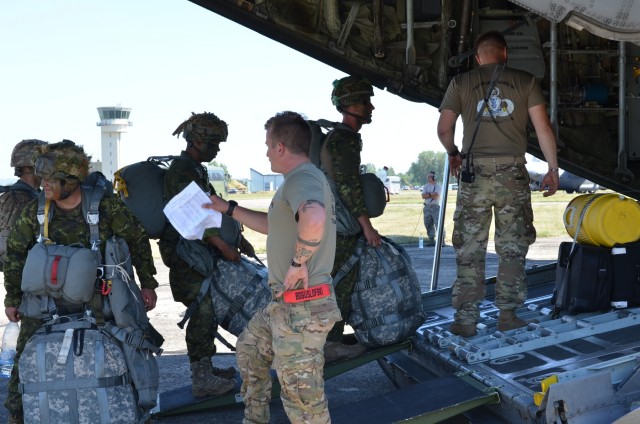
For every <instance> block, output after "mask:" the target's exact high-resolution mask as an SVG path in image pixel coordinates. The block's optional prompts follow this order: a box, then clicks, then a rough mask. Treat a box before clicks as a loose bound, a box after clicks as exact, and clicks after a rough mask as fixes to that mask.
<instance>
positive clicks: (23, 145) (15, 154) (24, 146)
mask: <svg viewBox="0 0 640 424" xmlns="http://www.w3.org/2000/svg"><path fill="white" fill-rule="evenodd" d="M45 144H47V142H46V141H42V140H36V139H28V140H22V141H21V142H20V143H18V144H16V145H15V147H14V148H13V151H12V152H11V165H10V166H11V167H12V168H15V176H16V177H19V176H20V175H22V172H23V171H22V168H24V167H27V166H29V167H33V164H34V162H35V157H36V155H37V153H38V152H37V147H38V146H43V145H45Z"/></svg>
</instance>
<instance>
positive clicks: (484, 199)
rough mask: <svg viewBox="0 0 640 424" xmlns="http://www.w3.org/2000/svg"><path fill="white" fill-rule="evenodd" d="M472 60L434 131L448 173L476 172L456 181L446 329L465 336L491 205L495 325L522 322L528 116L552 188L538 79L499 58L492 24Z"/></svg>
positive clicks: (529, 239) (502, 53)
mask: <svg viewBox="0 0 640 424" xmlns="http://www.w3.org/2000/svg"><path fill="white" fill-rule="evenodd" d="M476 60H477V62H478V65H479V66H478V67H476V68H474V69H472V70H471V71H469V72H467V73H465V74H461V75H458V76H456V77H455V78H454V79H453V80H452V81H451V83H450V85H449V88H448V89H447V92H446V94H445V96H444V99H443V100H442V104H441V105H440V119H439V121H438V137H439V139H440V142H441V143H442V145H443V146H444V148H445V149H446V150H447V153H448V154H449V167H450V169H451V175H454V176H456V177H460V175H461V172H463V173H464V174H465V177H466V176H468V175H469V173H473V177H474V178H465V179H467V181H464V180H461V181H460V182H459V192H458V197H457V204H456V210H455V212H454V228H453V236H452V243H453V246H454V248H455V249H456V265H457V278H456V281H455V282H454V285H453V292H452V304H453V307H454V308H455V309H456V313H455V319H454V322H453V324H451V332H452V333H454V334H457V335H460V336H463V337H470V336H473V335H475V334H477V330H476V323H477V321H478V319H479V317H480V313H479V309H478V304H479V303H480V301H482V300H483V299H484V297H485V290H484V280H485V275H484V272H485V270H484V265H485V262H484V261H485V256H486V252H487V241H488V238H489V228H490V225H491V219H492V214H493V213H494V212H495V226H496V231H495V243H496V252H497V254H498V256H499V266H498V276H497V282H496V298H495V304H496V306H497V307H498V308H499V309H500V315H499V318H498V323H497V329H498V330H499V331H507V330H511V329H514V328H518V327H522V326H524V325H526V324H527V323H526V321H524V320H522V319H520V318H518V317H517V316H516V309H517V308H518V307H519V306H521V305H522V304H523V303H524V301H525V299H526V296H527V293H526V278H525V272H524V265H525V258H526V255H527V252H528V250H529V245H531V243H533V242H534V241H535V238H536V231H535V228H534V226H533V211H532V208H531V192H530V189H529V174H528V173H527V169H526V168H525V159H524V154H525V152H526V148H527V139H528V136H529V135H528V134H527V123H528V121H529V119H531V122H532V123H533V126H534V128H535V132H536V136H537V138H538V142H539V143H540V148H541V150H542V152H543V154H544V157H545V159H546V161H547V163H548V164H549V172H548V173H547V174H546V175H545V177H544V179H543V181H542V189H541V190H544V189H545V187H546V188H547V191H546V192H545V193H544V196H550V195H553V194H554V193H555V192H556V190H557V188H558V161H557V153H556V140H555V134H554V131H553V128H552V127H551V123H550V121H549V117H548V116H547V113H546V106H545V103H544V97H543V96H542V92H541V89H540V85H539V83H538V82H537V81H536V79H535V78H534V77H533V76H532V75H530V74H528V73H526V72H524V71H519V70H515V69H511V68H509V67H507V66H505V65H506V62H507V44H506V42H505V39H504V37H503V36H502V34H501V33H499V32H497V31H489V32H486V33H484V34H481V35H480V36H479V37H478V40H477V41H476ZM459 115H460V116H462V123H463V127H464V134H463V139H462V152H460V151H459V150H458V147H457V146H456V145H455V141H454V132H455V123H456V120H457V118H458V116H459ZM478 121H479V122H478ZM474 134H475V136H474ZM472 180H473V181H472Z"/></svg>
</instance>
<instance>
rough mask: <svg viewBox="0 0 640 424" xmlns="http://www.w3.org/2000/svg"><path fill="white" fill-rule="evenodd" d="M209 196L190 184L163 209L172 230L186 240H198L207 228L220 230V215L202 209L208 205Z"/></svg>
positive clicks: (193, 183) (210, 210)
mask: <svg viewBox="0 0 640 424" xmlns="http://www.w3.org/2000/svg"><path fill="white" fill-rule="evenodd" d="M210 202H211V200H210V199H209V196H207V194H206V193H205V192H204V191H202V189H201V188H200V187H198V184H196V183H195V182H193V181H192V182H191V184H189V185H188V186H186V187H185V188H184V190H182V191H181V192H180V193H178V194H177V195H176V196H175V197H174V198H173V199H171V200H170V201H169V203H167V206H165V207H164V214H165V215H166V216H167V219H168V220H169V222H171V225H173V228H175V229H176V230H177V231H178V232H179V233H180V235H181V236H182V237H184V238H186V239H187V240H200V239H202V236H203V235H204V230H206V229H207V228H214V227H215V228H220V224H221V222H222V214H221V213H220V212H218V211H214V210H213V209H205V208H203V207H202V205H203V204H205V203H210Z"/></svg>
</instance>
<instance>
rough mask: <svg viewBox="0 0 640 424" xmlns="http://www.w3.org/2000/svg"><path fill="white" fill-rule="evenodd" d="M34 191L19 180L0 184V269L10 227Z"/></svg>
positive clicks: (32, 196)
mask: <svg viewBox="0 0 640 424" xmlns="http://www.w3.org/2000/svg"><path fill="white" fill-rule="evenodd" d="M36 193H37V192H36V191H35V190H34V189H33V188H31V187H30V186H29V185H28V184H26V183H25V182H23V181H21V180H20V181H18V182H17V183H16V184H13V185H10V186H0V271H2V269H3V267H4V257H5V255H6V254H7V239H8V238H9V233H10V232H11V227H12V226H13V223H14V222H15V221H16V219H17V218H18V215H20V212H21V211H22V209H23V208H24V207H25V206H26V204H27V203H28V202H29V201H30V200H31V199H34V198H35V197H36Z"/></svg>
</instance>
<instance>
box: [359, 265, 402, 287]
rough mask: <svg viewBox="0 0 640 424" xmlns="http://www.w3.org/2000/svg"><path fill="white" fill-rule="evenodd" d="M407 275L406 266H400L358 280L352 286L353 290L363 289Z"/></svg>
mask: <svg viewBox="0 0 640 424" xmlns="http://www.w3.org/2000/svg"><path fill="white" fill-rule="evenodd" d="M407 275H409V270H408V269H407V268H400V269H397V270H395V271H391V272H390V273H389V274H386V275H383V276H381V277H377V278H375V279H371V278H367V279H366V280H361V281H358V282H357V283H356V285H355V286H354V287H353V291H354V292H356V291H363V290H368V289H372V288H374V287H378V286H383V285H385V284H389V282H390V281H393V280H397V279H398V278H401V277H406V276H407Z"/></svg>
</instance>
